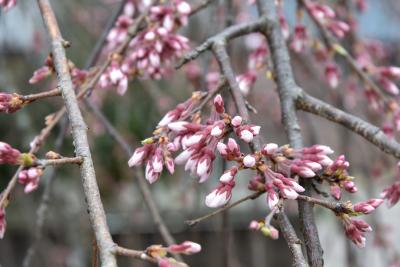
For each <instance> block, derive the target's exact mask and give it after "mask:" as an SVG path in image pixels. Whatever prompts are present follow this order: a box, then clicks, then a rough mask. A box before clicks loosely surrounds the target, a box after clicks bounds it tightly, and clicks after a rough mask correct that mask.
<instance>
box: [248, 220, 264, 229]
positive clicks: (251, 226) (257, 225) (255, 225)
mask: <svg viewBox="0 0 400 267" xmlns="http://www.w3.org/2000/svg"><path fill="white" fill-rule="evenodd" d="M261 225H262V224H260V223H259V222H257V221H255V220H253V221H251V222H250V224H249V229H250V230H252V231H257V230H260V229H261Z"/></svg>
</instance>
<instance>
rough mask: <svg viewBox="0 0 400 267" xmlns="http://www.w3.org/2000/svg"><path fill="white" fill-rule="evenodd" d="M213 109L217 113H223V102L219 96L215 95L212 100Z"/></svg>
mask: <svg viewBox="0 0 400 267" xmlns="http://www.w3.org/2000/svg"><path fill="white" fill-rule="evenodd" d="M214 107H215V110H216V111H217V112H218V113H224V112H225V108H224V100H223V99H222V96H221V95H220V94H218V95H216V96H215V98H214Z"/></svg>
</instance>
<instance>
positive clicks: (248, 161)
mask: <svg viewBox="0 0 400 267" xmlns="http://www.w3.org/2000/svg"><path fill="white" fill-rule="evenodd" d="M243 165H244V166H246V167H247V168H252V167H254V166H255V165H256V158H255V157H254V156H253V155H247V156H246V157H244V158H243Z"/></svg>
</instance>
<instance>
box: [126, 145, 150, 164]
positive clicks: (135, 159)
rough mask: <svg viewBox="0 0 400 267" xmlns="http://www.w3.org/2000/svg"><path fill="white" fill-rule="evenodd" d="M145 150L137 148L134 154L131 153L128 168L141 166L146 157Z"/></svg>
mask: <svg viewBox="0 0 400 267" xmlns="http://www.w3.org/2000/svg"><path fill="white" fill-rule="evenodd" d="M147 150H148V149H147V148H146V146H143V147H139V148H137V149H136V150H135V152H134V153H133V155H132V157H131V158H130V159H129V161H128V166H129V167H134V166H138V165H140V164H142V163H143V159H144V158H145V157H146V155H147Z"/></svg>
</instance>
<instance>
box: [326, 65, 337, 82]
mask: <svg viewBox="0 0 400 267" xmlns="http://www.w3.org/2000/svg"><path fill="white" fill-rule="evenodd" d="M325 79H326V81H327V82H328V84H329V86H330V87H331V88H336V87H337V86H338V85H339V69H338V68H337V66H336V65H335V64H328V65H326V67H325Z"/></svg>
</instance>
